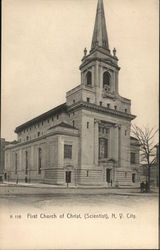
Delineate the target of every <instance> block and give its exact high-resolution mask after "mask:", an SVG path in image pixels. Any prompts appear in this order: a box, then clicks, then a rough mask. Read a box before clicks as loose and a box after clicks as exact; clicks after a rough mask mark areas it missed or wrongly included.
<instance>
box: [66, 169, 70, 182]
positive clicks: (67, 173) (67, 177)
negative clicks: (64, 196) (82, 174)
mask: <svg viewBox="0 0 160 250" xmlns="http://www.w3.org/2000/svg"><path fill="white" fill-rule="evenodd" d="M66 183H71V171H66Z"/></svg>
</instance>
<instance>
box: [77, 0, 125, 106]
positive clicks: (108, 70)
mask: <svg viewBox="0 0 160 250" xmlns="http://www.w3.org/2000/svg"><path fill="white" fill-rule="evenodd" d="M80 70H81V85H83V86H85V87H87V88H90V89H92V90H93V91H94V93H95V104H97V105H99V103H101V102H104V99H105V98H107V97H109V98H111V97H113V98H116V97H117V96H118V72H119V70H120V68H119V67H118V58H117V56H116V49H115V48H114V50H113V54H111V52H110V49H109V41H108V35H107V28H106V20H105V13H104V6H103V0H98V4H97V12H96V18H95V25H94V31H93V36H92V43H91V49H90V51H89V53H88V54H87V50H86V48H85V50H84V56H83V58H82V64H81V65H80Z"/></svg>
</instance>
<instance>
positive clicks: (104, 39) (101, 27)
mask: <svg viewBox="0 0 160 250" xmlns="http://www.w3.org/2000/svg"><path fill="white" fill-rule="evenodd" d="M96 46H98V47H103V48H105V49H107V50H108V51H109V43H108V36H107V29H106V21H105V13H104V7H103V0H98V4H97V13H96V19H95V25H94V31H93V37H92V44H91V50H92V49H94V48H95V47H96Z"/></svg>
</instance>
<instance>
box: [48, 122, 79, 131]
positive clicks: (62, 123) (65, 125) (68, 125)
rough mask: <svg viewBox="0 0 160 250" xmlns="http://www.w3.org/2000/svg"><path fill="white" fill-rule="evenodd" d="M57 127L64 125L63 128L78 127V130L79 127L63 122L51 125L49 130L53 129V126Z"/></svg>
mask: <svg viewBox="0 0 160 250" xmlns="http://www.w3.org/2000/svg"><path fill="white" fill-rule="evenodd" d="M56 127H63V128H70V129H76V130H78V129H77V128H75V127H73V126H72V125H70V124H68V123H65V122H61V123H59V124H57V125H55V126H52V127H50V128H49V129H48V130H50V129H52V128H56Z"/></svg>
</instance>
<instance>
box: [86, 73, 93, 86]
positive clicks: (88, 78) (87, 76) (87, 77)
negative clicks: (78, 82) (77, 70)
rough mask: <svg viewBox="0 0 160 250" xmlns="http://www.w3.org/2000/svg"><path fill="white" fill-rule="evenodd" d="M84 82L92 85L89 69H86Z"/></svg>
mask: <svg viewBox="0 0 160 250" xmlns="http://www.w3.org/2000/svg"><path fill="white" fill-rule="evenodd" d="M86 83H87V85H88V86H91V85H92V73H91V72H90V71H88V72H87V74H86Z"/></svg>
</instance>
